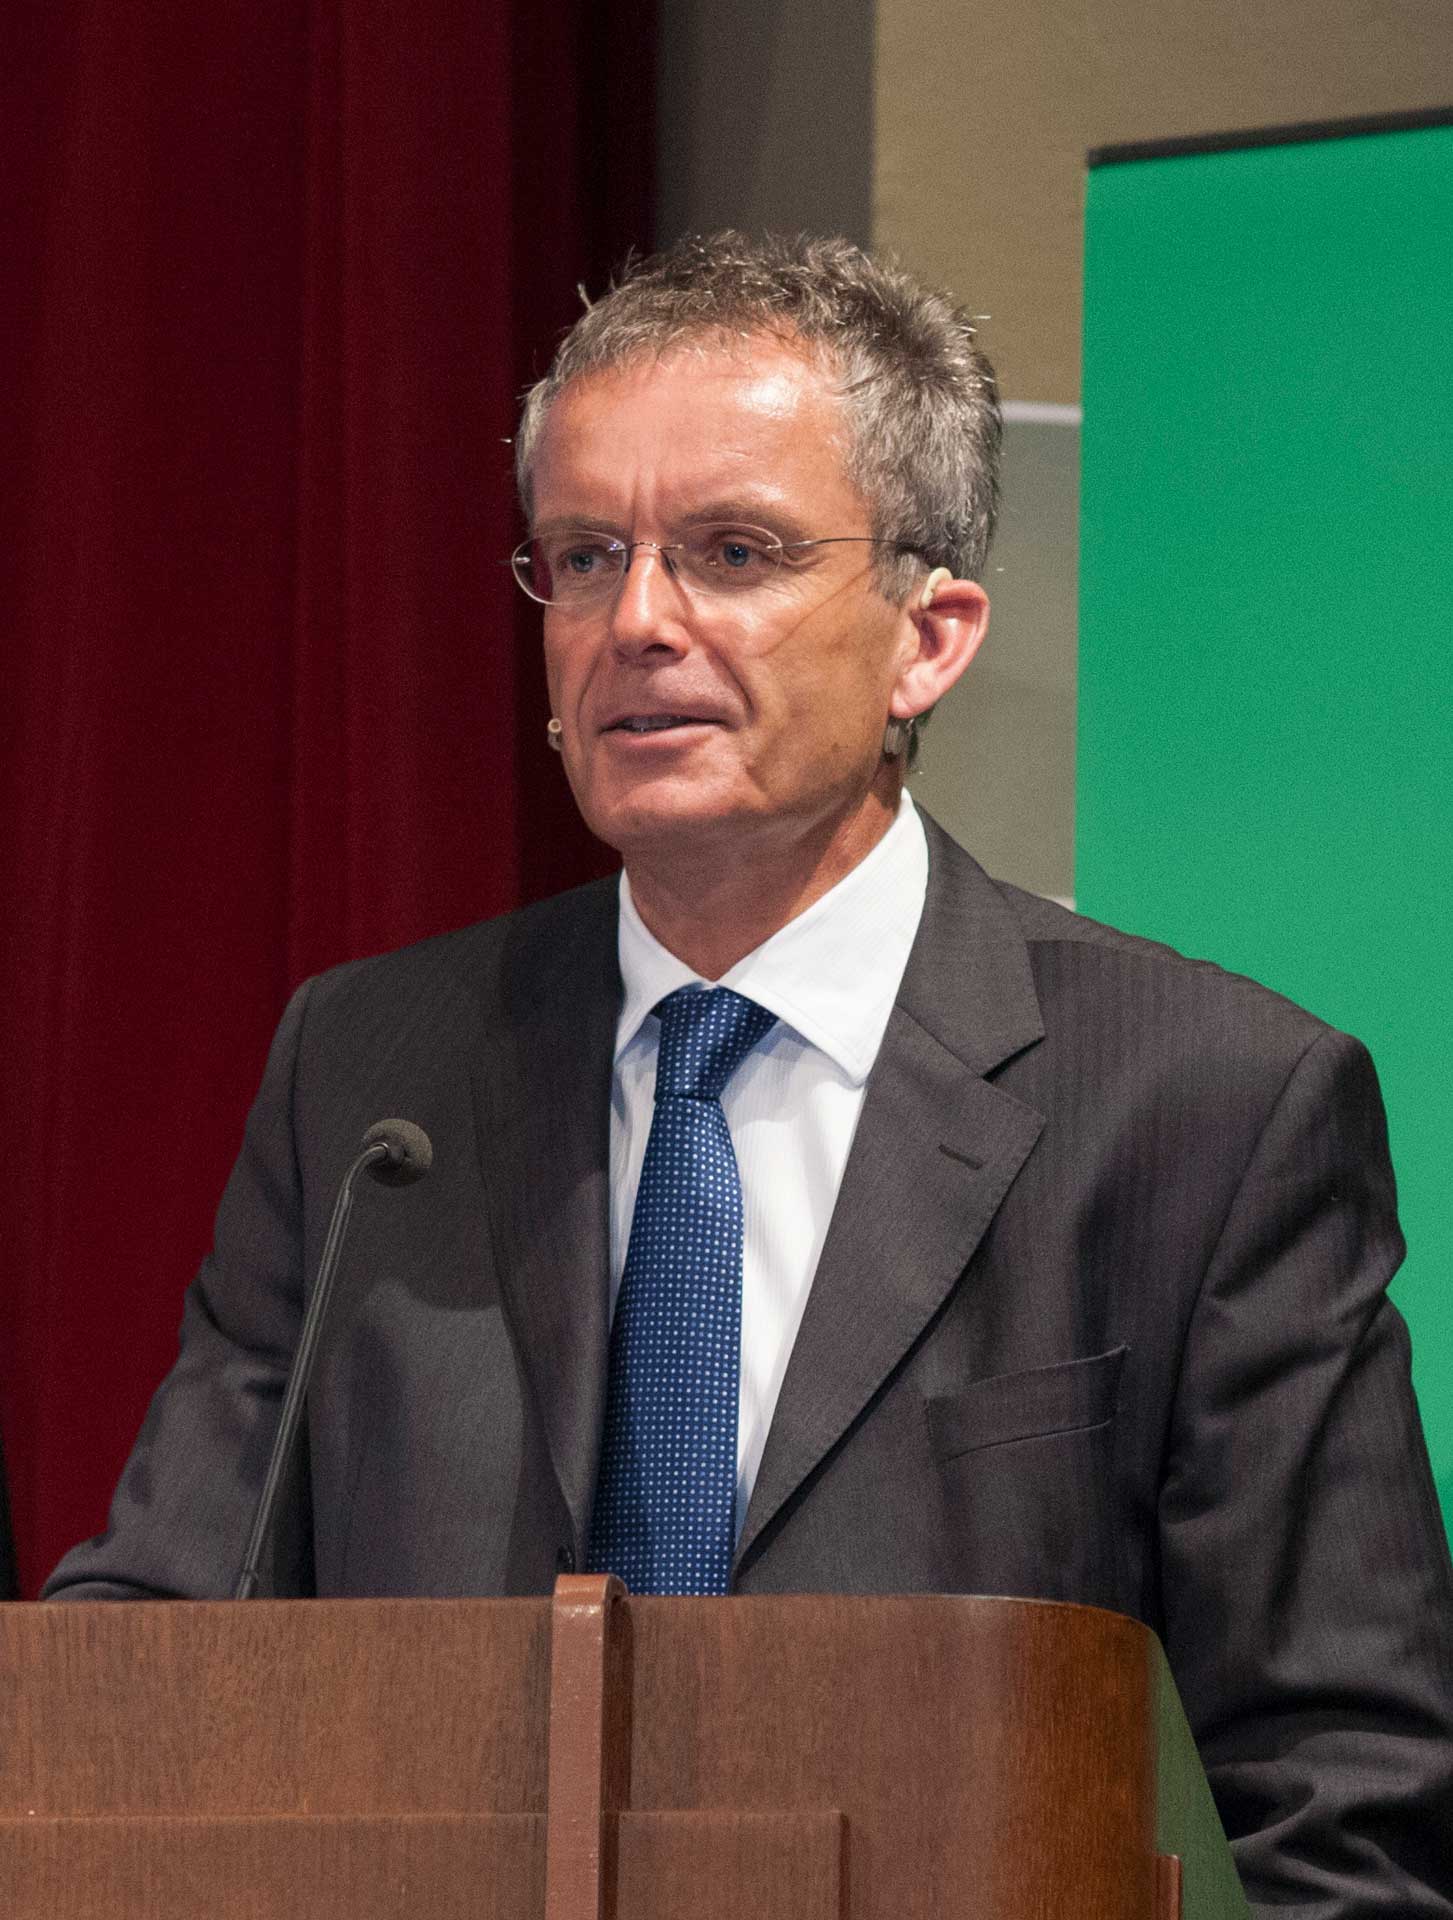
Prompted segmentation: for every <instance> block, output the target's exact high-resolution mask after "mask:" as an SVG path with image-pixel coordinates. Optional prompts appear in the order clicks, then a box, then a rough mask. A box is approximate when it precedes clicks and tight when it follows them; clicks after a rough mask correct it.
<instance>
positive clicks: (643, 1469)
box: [590, 987, 775, 1593]
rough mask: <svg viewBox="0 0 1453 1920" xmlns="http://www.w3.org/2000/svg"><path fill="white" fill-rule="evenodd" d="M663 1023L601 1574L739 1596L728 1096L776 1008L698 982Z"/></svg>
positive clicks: (615, 1395) (617, 1368)
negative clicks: (724, 1096)
mask: <svg viewBox="0 0 1453 1920" xmlns="http://www.w3.org/2000/svg"><path fill="white" fill-rule="evenodd" d="M656 1015H657V1017H658V1019H659V1020H660V1022H661V1042H660V1051H659V1053H658V1055H657V1059H656V1110H655V1113H654V1115H653V1116H652V1119H651V1134H650V1138H649V1139H648V1140H647V1142H646V1157H645V1159H644V1161H643V1162H642V1165H641V1182H640V1185H639V1187H638V1188H637V1189H636V1210H635V1213H634V1214H633V1215H632V1218H631V1238H630V1245H629V1247H628V1248H627V1250H626V1264H625V1271H624V1273H623V1274H622V1276H621V1286H620V1293H619V1296H618V1297H617V1300H616V1311H615V1320H614V1322H613V1324H612V1326H611V1335H610V1372H609V1377H608V1380H607V1386H606V1412H605V1435H604V1439H603V1442H602V1447H601V1459H600V1479H599V1482H598V1484H597V1487H596V1496H595V1514H594V1518H593V1521H592V1525H591V1536H590V1566H591V1570H592V1571H593V1572H596V1573H606V1572H609V1573H615V1574H618V1575H619V1576H620V1578H621V1579H622V1580H624V1581H625V1583H626V1585H627V1586H628V1587H629V1588H630V1590H631V1591H632V1592H633V1593H725V1592H726V1590H727V1580H728V1577H729V1575H730V1573H731V1564H732V1547H733V1542H734V1540H735V1525H734V1521H735V1511H734V1510H735V1504H736V1486H737V1384H738V1379H739V1377H740V1372H741V1332H742V1188H741V1181H740V1180H739V1178H738V1177H737V1157H736V1155H735V1153H733V1151H732V1142H731V1135H730V1134H729V1133H728V1131H727V1123H726V1116H725V1114H723V1112H722V1110H721V1093H722V1089H723V1088H724V1087H725V1086H726V1083H727V1081H728V1080H729V1079H730V1078H731V1076H732V1074H733V1073H734V1072H735V1071H736V1069H737V1067H738V1066H740V1065H741V1063H742V1061H743V1060H744V1059H745V1058H746V1056H747V1054H748V1053H750V1052H751V1050H752V1048H753V1047H754V1046H756V1044H757V1042H758V1041H759V1040H760V1039H761V1038H762V1037H763V1035H764V1034H766V1033H767V1032H768V1031H769V1029H770V1028H771V1027H772V1026H773V1025H774V1023H775V1015H773V1014H770V1013H768V1012H767V1010H766V1008H765V1007H759V1006H758V1005H757V1004H756V1003H755V1001H752V1000H747V999H744V998H743V997H742V995H741V994H739V993H733V992H732V991H731V989H730V988H729V987H713V988H710V989H702V988H700V987H682V988H680V989H679V990H678V991H677V992H676V993H671V994H668V995H667V996H666V998H665V999H664V1000H663V1001H662V1002H661V1003H660V1005H659V1006H658V1007H657V1008H656Z"/></svg>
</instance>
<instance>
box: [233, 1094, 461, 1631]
mask: <svg viewBox="0 0 1453 1920" xmlns="http://www.w3.org/2000/svg"><path fill="white" fill-rule="evenodd" d="M433 1162H434V1149H433V1147H432V1145H431V1144H430V1141H429V1136H428V1134H427V1133H425V1131H424V1129H423V1128H422V1127H416V1126H415V1125H414V1123H413V1121H412V1120H378V1121H375V1122H374V1124H373V1125H372V1126H371V1127H370V1128H369V1129H368V1132H367V1133H366V1134H364V1136H363V1149H362V1151H361V1152H360V1153H359V1155H358V1156H357V1158H356V1159H355V1160H354V1162H353V1164H352V1166H350V1167H349V1169H348V1171H347V1173H345V1174H344V1176H343V1184H342V1186H340V1187H339V1189H338V1198H337V1200H336V1201H335V1202H334V1203H333V1218H332V1219H331V1220H330V1221H329V1222H328V1238H327V1239H326V1240H325V1241H324V1243H323V1257H322V1259H321V1260H320V1261H319V1262H318V1279H317V1284H316V1285H315V1286H314V1288H313V1293H312V1298H311V1299H310V1300H309V1301H308V1306H307V1311H306V1312H305V1313H304V1315H303V1325H302V1330H301V1332H300V1333H299V1334H298V1350H297V1352H296V1353H295V1354H294V1355H293V1364H292V1366H291V1367H290V1368H289V1369H288V1384H287V1390H286V1392H285V1393H284V1394H283V1410H282V1416H281V1418H280V1419H279V1421H278V1429H277V1436H276V1438H275V1439H274V1441H273V1443H272V1452H271V1453H270V1454H269V1456H268V1462H267V1473H266V1475H265V1476H264V1479H263V1483H262V1492H261V1493H260V1494H259V1495H258V1496H257V1510H256V1512H255V1513H254V1514H253V1516H252V1531H251V1533H250V1534H249V1535H248V1537H247V1551H246V1553H245V1554H244V1555H243V1557H242V1571H241V1572H240V1573H239V1574H238V1576H237V1584H236V1586H235V1587H234V1588H233V1589H232V1598H233V1599H234V1600H250V1599H251V1598H252V1596H253V1594H254V1593H256V1591H257V1577H258V1564H259V1562H260V1561H261V1559H262V1550H263V1548H264V1547H265V1546H266V1544H267V1536H268V1533H269V1532H270V1530H271V1528H272V1519H273V1509H274V1507H275V1506H276V1505H277V1496H278V1489H279V1488H280V1487H281V1485H282V1478H283V1473H284V1471H285V1469H286V1467H287V1464H288V1459H289V1457H290V1456H291V1454H292V1450H293V1442H294V1440H295V1439H296V1437H297V1431H298V1422H299V1420H300V1419H301V1418H302V1413H303V1402H304V1400H305V1399H306V1398H307V1393H308V1382H309V1380H310V1379H311V1378H312V1373H313V1356H314V1354H315V1353H316V1351H317V1347H318V1335H319V1333H320V1332H321V1331H322V1327H323V1318H324V1315H325V1314H326V1313H327V1311H328V1300H329V1296H330V1295H331V1294H332V1291H333V1276H334V1274H335V1273H336V1272H337V1270H338V1257H339V1255H340V1254H341V1253H342V1251H343V1239H344V1235H345V1234H346V1233H347V1231H348V1216H349V1214H350V1213H351V1212H352V1210H353V1183H354V1181H355V1180H356V1179H357V1178H358V1176H359V1174H360V1173H362V1172H363V1171H364V1169H365V1168H367V1170H368V1171H369V1172H370V1173H371V1174H372V1175H373V1177H374V1179H375V1180H378V1181H380V1182H381V1183H382V1184H383V1185H384V1186H389V1187H403V1186H408V1185H410V1184H411V1183H412V1182H413V1181H415V1180H422V1179H423V1177H424V1175H425V1174H426V1173H427V1172H428V1171H429V1168H430V1167H431V1166H432V1165H433Z"/></svg>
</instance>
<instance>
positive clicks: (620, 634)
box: [610, 540, 686, 648]
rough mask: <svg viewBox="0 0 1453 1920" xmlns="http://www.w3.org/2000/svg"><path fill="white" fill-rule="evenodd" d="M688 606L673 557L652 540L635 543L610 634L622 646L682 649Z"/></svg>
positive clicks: (617, 594)
mask: <svg viewBox="0 0 1453 1920" xmlns="http://www.w3.org/2000/svg"><path fill="white" fill-rule="evenodd" d="M685 613H686V603H685V600H684V598H683V596H682V592H681V585H680V582H679V581H678V580H677V578H676V573H675V569H674V568H673V567H672V565H671V556H670V554H669V553H668V552H666V551H665V550H664V549H663V548H661V547H660V546H658V545H657V544H656V542H655V541H653V540H637V541H634V542H632V545H631V550H630V552H629V553H628V554H627V555H626V561H625V566H624V568H623V570H622V573H621V578H620V581H619V583H618V585H617V587H616V591H615V601H614V604H613V605H612V607H611V622H610V624H611V633H612V636H613V637H614V639H615V640H616V643H617V644H618V645H621V646H628V647H631V648H639V647H643V646H667V647H680V646H681V645H682V644H683V643H684V640H685V632H684V628H683V624H682V623H683V618H684V615H685Z"/></svg>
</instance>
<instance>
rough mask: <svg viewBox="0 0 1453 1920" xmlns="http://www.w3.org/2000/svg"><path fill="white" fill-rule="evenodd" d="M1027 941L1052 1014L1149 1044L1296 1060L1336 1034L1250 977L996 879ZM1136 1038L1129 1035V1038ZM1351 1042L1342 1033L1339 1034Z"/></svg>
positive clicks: (1038, 986)
mask: <svg viewBox="0 0 1453 1920" xmlns="http://www.w3.org/2000/svg"><path fill="white" fill-rule="evenodd" d="M992 884H993V886H994V888H995V890H996V891H997V892H998V894H999V897H1000V899H1001V900H1002V901H1003V902H1004V905H1005V907H1006V909H1007V911H1008V913H1009V915H1010V916H1011V918H1012V920H1013V922H1014V924H1015V926H1016V927H1017V928H1018V930H1019V932H1020V934H1021V935H1022V937H1023V939H1024V942H1025V947H1026V949H1027V951H1028V955H1029V962H1030V967H1031V969H1032V971H1033V974H1034V979H1035V983H1036V989H1037V991H1038V993H1039V995H1040V999H1041V1004H1042V1005H1043V1006H1044V1007H1045V1008H1046V1010H1047V1011H1048V1009H1049V1008H1051V1007H1056V1006H1057V1007H1058V1008H1060V1010H1061V1011H1062V1012H1068V1013H1072V1014H1079V1015H1083V1014H1085V1013H1087V1012H1088V1011H1089V1010H1091V1009H1093V1010H1096V1011H1097V1012H1098V1016H1099V1018H1101V1019H1104V1018H1106V1017H1107V1016H1109V1017H1116V1018H1119V1019H1122V1020H1125V1021H1126V1022H1127V1023H1132V1025H1133V1029H1134V1030H1136V1031H1137V1032H1138V1035H1139V1038H1140V1039H1141V1040H1142V1041H1143V1040H1144V1039H1146V1038H1147V1037H1153V1036H1156V1035H1159V1036H1161V1037H1162V1041H1163V1042H1164V1041H1165V1040H1166V1039H1167V1038H1168V1037H1173V1038H1174V1039H1175V1040H1176V1041H1178V1042H1179V1043H1180V1044H1192V1045H1195V1044H1198V1043H1205V1042H1208V1041H1209V1042H1211V1043H1212V1044H1214V1045H1218V1046H1219V1047H1220V1048H1222V1049H1224V1048H1230V1049H1232V1050H1234V1051H1235V1052H1237V1053H1242V1052H1244V1051H1246V1050H1248V1049H1250V1050H1253V1051H1264V1050H1266V1049H1268V1048H1269V1049H1271V1050H1272V1051H1274V1052H1276V1053H1278V1054H1281V1055H1283V1056H1284V1057H1285V1056H1286V1055H1287V1054H1290V1055H1292V1056H1297V1055H1299V1054H1301V1053H1302V1052H1304V1051H1305V1050H1306V1049H1307V1048H1308V1047H1311V1046H1313V1045H1315V1044H1316V1042H1317V1041H1319V1040H1321V1039H1323V1038H1324V1037H1326V1036H1329V1035H1331V1034H1333V1033H1334V1032H1335V1031H1336V1030H1335V1029H1334V1028H1333V1027H1331V1026H1330V1025H1329V1024H1328V1023H1327V1022H1326V1021H1325V1020H1322V1019H1321V1018H1319V1017H1318V1016H1317V1015H1316V1014H1315V1013H1312V1012H1310V1011H1309V1010H1308V1009H1307V1008H1306V1007H1303V1006H1301V1005H1299V1004H1298V1003H1297V1002H1296V1001H1294V1000H1291V999H1289V998H1288V997H1287V996H1286V995H1285V994H1283V993H1280V992H1278V991H1276V990H1275V989H1274V988H1272V987H1269V986H1266V985H1264V984H1263V983H1262V982H1261V981H1259V980H1255V979H1253V978H1251V976H1250V975H1248V974H1244V973H1237V972H1234V971H1233V970H1232V969H1230V968H1228V967H1225V966H1222V965H1221V964H1220V963H1219V962H1217V961H1215V960H1211V959H1207V958H1203V957H1200V956H1198V955H1195V954H1189V953H1184V952H1182V951H1181V950H1180V949H1179V948H1177V947H1173V946H1171V945H1169V944H1168V943H1166V942H1164V941H1161V940H1153V939H1149V938H1147V937H1146V936H1144V935H1142V934H1136V933H1129V932H1127V931H1125V929H1124V928H1121V927H1115V926H1110V925H1107V924H1106V923H1105V922H1104V921H1100V920H1093V919H1090V918H1089V917H1088V916H1087V915H1085V914H1082V913H1077V912H1075V911H1073V910H1071V909H1070V908H1068V907H1066V906H1064V905H1062V904H1061V903H1060V902H1058V901H1055V900H1047V899H1044V898H1042V897H1041V896H1040V895H1038V894H1033V893H1028V892H1026V891H1025V890H1024V889H1023V888H1020V887H1016V886H1012V885H1010V884H1009V883H1007V882H1005V881H998V880H996V881H994V882H992ZM1128 1037H1129V1035H1128V1033H1127V1038H1128ZM1339 1037H1342V1038H1345V1036H1339Z"/></svg>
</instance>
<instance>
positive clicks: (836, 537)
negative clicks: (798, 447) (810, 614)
mask: <svg viewBox="0 0 1453 1920" xmlns="http://www.w3.org/2000/svg"><path fill="white" fill-rule="evenodd" d="M718 529H719V530H720V531H721V532H724V533H726V532H729V533H749V534H760V535H761V536H762V539H763V541H764V543H765V546H766V549H767V550H768V551H769V552H770V553H771V554H772V556H773V560H772V564H773V566H774V567H776V568H780V567H781V565H782V559H783V556H784V555H785V554H788V553H795V552H797V550H798V549H799V548H801V547H837V546H864V547H893V548H894V549H896V551H897V552H899V553H911V554H916V555H917V557H918V558H919V559H920V560H923V559H926V558H927V556H926V555H925V554H924V552H923V549H922V548H921V547H916V546H914V545H913V544H912V543H911V542H910V541H907V540H884V539H880V538H878V537H876V536H875V535H873V534H870V533H825V534H818V535H816V536H815V537H814V538H812V539H810V540H779V539H778V537H777V535H776V534H775V533H772V532H771V531H770V529H768V528H767V527H754V526H751V525H749V524H747V523H746V522H744V521H735V520H722V521H708V522H706V523H705V524H704V525H702V526H700V527H698V528H696V529H695V531H696V532H698V533H709V532H712V531H714V530H718ZM578 531H579V532H580V533H599V534H600V536H601V539H602V540H603V542H604V545H605V549H606V552H607V553H610V554H619V555H620V556H621V567H620V571H619V573H617V574H616V575H615V576H614V578H613V579H612V580H611V581H610V583H609V586H608V587H601V588H600V589H598V590H597V591H596V592H594V593H592V594H589V595H587V596H586V598H585V600H583V601H581V602H579V603H578V604H580V605H590V604H594V603H595V602H596V601H598V600H606V599H609V597H610V595H611V594H612V593H613V592H614V591H615V590H616V588H617V587H619V586H620V585H621V584H622V582H623V581H624V580H625V579H626V578H627V576H628V575H629V573H630V571H631V562H632V560H633V559H634V558H635V556H636V554H637V553H638V552H639V551H640V549H641V548H642V547H645V548H649V550H650V551H651V552H652V553H657V554H659V555H660V556H661V561H662V564H663V565H664V566H665V568H666V571H667V573H668V574H669V575H670V577H671V579H673V580H674V581H676V583H677V584H678V586H681V587H683V588H684V589H686V590H687V591H689V590H690V589H691V588H692V587H693V586H698V587H699V589H700V591H701V592H703V593H707V594H715V593H719V592H722V591H729V589H725V590H724V589H722V588H719V587H714V586H711V585H709V584H707V583H706V582H697V581H692V580H690V579H687V580H683V579H682V577H681V574H680V571H679V570H678V568H677V566H676V564H675V563H674V562H673V561H672V560H671V558H670V556H671V555H672V554H673V553H680V552H682V551H684V549H685V547H686V542H685V541H684V540H666V541H661V540H619V539H617V538H616V537H615V535H614V534H607V533H604V532H603V531H602V530H601V529H600V528H595V527H586V526H582V527H580V528H579V529H578ZM538 538H539V535H538V534H530V535H529V536H528V537H527V538H526V539H524V540H522V541H521V542H520V544H519V545H518V546H517V547H516V548H515V549H514V551H513V552H512V553H511V554H510V560H509V565H510V572H511V573H512V574H513V575H514V579H515V584H516V585H517V586H518V587H519V589H520V591H521V593H523V594H524V595H525V597H526V599H529V600H533V601H534V603H535V605H536V606H537V607H558V606H562V605H565V606H568V605H569V604H570V602H569V601H560V600H546V599H545V598H543V596H542V595H540V594H538V593H537V592H536V591H535V589H534V588H533V587H532V586H530V585H529V584H528V582H527V581H526V580H525V578H524V575H523V572H522V569H523V568H525V567H527V566H528V565H529V549H530V548H531V547H532V546H534V544H535V542H536V541H537V539H538Z"/></svg>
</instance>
